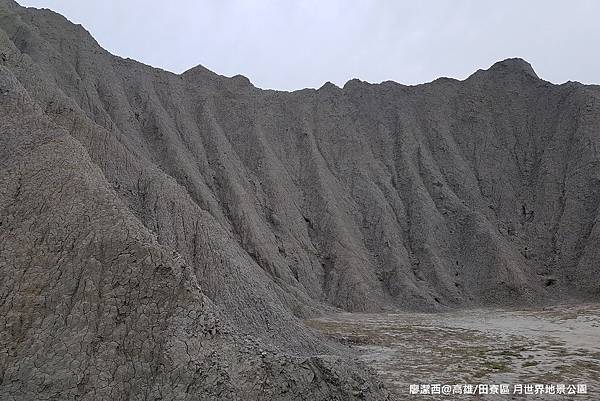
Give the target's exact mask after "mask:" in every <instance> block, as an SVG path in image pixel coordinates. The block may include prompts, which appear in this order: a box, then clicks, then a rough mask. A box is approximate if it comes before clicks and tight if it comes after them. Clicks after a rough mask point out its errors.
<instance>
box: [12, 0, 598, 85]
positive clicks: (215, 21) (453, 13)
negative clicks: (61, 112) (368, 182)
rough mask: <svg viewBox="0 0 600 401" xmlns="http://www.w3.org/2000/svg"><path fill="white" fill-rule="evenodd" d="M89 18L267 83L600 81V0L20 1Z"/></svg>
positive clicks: (134, 53) (167, 55) (170, 63)
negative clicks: (484, 76) (508, 66)
mask: <svg viewBox="0 0 600 401" xmlns="http://www.w3.org/2000/svg"><path fill="white" fill-rule="evenodd" d="M18 1H19V3H20V4H22V5H27V6H34V7H45V8H50V9H52V10H54V11H57V12H59V13H61V14H63V15H64V16H66V17H67V18H69V19H70V20H71V21H73V22H76V23H81V24H82V25H84V26H85V27H86V28H87V29H88V31H90V32H91V33H92V35H93V36H94V37H95V38H96V40H97V41H98V42H99V43H100V44H101V45H102V46H103V47H105V48H106V49H107V50H109V51H111V52H112V53H115V54H118V55H120V56H122V57H130V58H133V59H136V60H138V61H141V62H143V63H146V64H150V65H153V66H156V67H161V68H163V69H165V70H169V71H173V72H176V73H180V72H183V71H185V70H187V69H188V68H191V67H193V66H195V65H197V64H202V65H204V66H205V67H207V68H209V69H211V70H212V71H215V72H217V73H219V74H223V75H227V76H231V75H236V74H242V75H245V76H247V77H248V78H250V80H251V81H252V83H253V84H254V85H256V86H258V87H261V88H272V89H284V90H293V89H300V88H304V87H312V88H318V87H320V86H321V85H323V83H325V82H326V81H331V82H333V83H335V84H337V85H339V86H343V84H344V83H345V82H346V81H348V80H349V79H352V78H359V79H361V80H364V81H369V82H381V81H386V80H394V81H397V82H400V83H404V84H416V83H422V82H428V81H431V80H433V79H435V78H437V77H440V76H447V77H454V78H459V79H463V78H466V77H467V76H468V75H470V74H471V73H473V72H474V71H475V70H477V69H478V68H488V67H489V66H490V65H491V64H493V63H494V62H495V61H498V60H502V59H505V58H509V57H522V58H524V59H526V60H527V61H529V62H530V63H531V64H532V65H533V68H534V69H535V70H536V72H537V74H538V75H539V76H540V77H542V78H544V79H546V80H549V81H552V82H557V83H561V82H564V81H568V80H573V81H580V82H583V83H600V52H599V51H598V48H599V47H600V19H599V17H600V1H595V0H588V1H585V0H580V1H577V0H570V1H551V0H546V1H531V0H528V1H525V0H519V1H515V0H494V1H492V0H489V1H482V0H479V1H476V0H472V1H465V0H436V1H433V0H425V1H423V0H420V1H416V0H412V1H397V0H380V1H376V0H302V1H300V0H298V1H291V0H287V1H285V0H280V1H276V0H212V1H208V0H197V1H194V0H170V1H164V0H162V1H154V0H127V1H124V0H102V1H82V0H18Z"/></svg>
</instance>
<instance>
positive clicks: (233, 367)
mask: <svg viewBox="0 0 600 401" xmlns="http://www.w3.org/2000/svg"><path fill="white" fill-rule="evenodd" d="M599 98H600V88H598V87H597V86H584V85H581V84H578V83H566V84H563V85H553V84H551V83H549V82H546V81H544V80H542V79H540V78H538V77H537V75H536V74H535V72H534V71H533V69H532V68H531V66H530V65H529V64H528V63H526V62H525V61H523V60H520V59H510V60H505V61H502V62H499V63H497V64H495V65H493V66H492V67H491V68H490V69H488V70H486V71H481V70H480V71H477V72H476V73H475V74H473V75H472V76H471V77H469V78H468V79H467V80H465V81H457V80H452V79H445V78H442V79H439V80H436V81H434V82H432V83H429V84H424V85H418V86H404V85H400V84H397V83H394V82H384V83H382V84H378V85H372V84H369V83H365V82H361V81H358V80H353V81H350V82H348V83H347V84H346V85H345V86H344V88H338V87H336V86H334V85H332V84H326V85H324V86H323V87H322V88H320V89H319V90H308V89H307V90H301V91H296V92H291V93H288V92H277V91H265V90H261V89H258V88H255V87H254V86H252V85H251V83H250V82H249V81H248V80H247V79H246V78H244V77H241V76H236V77H233V78H226V77H222V76H219V75H217V74H214V73H212V72H210V71H208V70H206V69H205V68H203V67H201V66H199V67H196V68H193V69H191V70H189V71H187V72H185V73H184V74H181V75H175V74H172V73H169V72H166V71H162V70H159V69H155V68H151V67H148V66H145V65H143V64H140V63H138V62H135V61H132V60H124V59H121V58H119V57H116V56H113V55H111V54H110V53H108V52H107V51H105V50H103V49H102V48H101V47H100V46H99V45H98V44H97V43H96V42H95V41H94V39H93V38H92V37H91V36H90V35H89V34H88V32H87V31H85V30H84V29H83V28H82V27H81V26H76V25H73V24H71V23H70V22H68V21H67V20H66V19H64V18H63V17H61V16H60V15H58V14H55V13H53V12H51V11H47V10H35V9H24V8H21V7H19V6H18V5H17V4H16V3H14V2H12V1H10V0H0V113H1V119H0V121H1V123H0V129H1V132H0V168H1V170H0V177H1V180H0V272H1V274H2V280H1V283H0V310H1V312H2V313H1V316H2V320H1V321H0V333H1V334H2V335H1V336H0V347H1V349H0V351H1V353H0V355H2V356H1V357H0V369H1V371H0V377H2V379H0V380H1V381H0V394H1V395H3V397H4V398H7V399H36V397H46V398H51V397H59V398H60V399H75V398H77V397H80V398H78V399H86V397H87V399H148V398H149V397H161V396H162V397H163V398H165V399H212V398H211V397H213V398H214V397H215V394H217V393H218V394H219V396H220V397H223V398H224V399H227V398H231V399H236V397H238V398H240V397H241V398H243V399H246V397H247V396H248V397H250V399H269V397H274V395H273V394H277V396H276V398H275V399H330V398H332V399H336V397H337V398H339V399H350V398H351V397H355V398H359V399H361V397H363V398H364V399H383V398H384V397H385V395H384V394H383V393H382V391H383V390H381V389H380V388H379V385H378V384H377V382H376V381H375V380H374V379H373V378H372V376H371V375H370V373H368V372H365V371H364V369H363V368H362V367H356V366H355V365H354V364H353V363H351V362H347V361H345V360H344V361H342V360H333V361H332V360H330V359H329V357H327V358H314V357H310V355H315V354H323V353H338V352H341V353H342V354H343V350H338V349H336V347H335V346H333V345H330V344H328V343H326V342H325V341H324V340H323V339H322V338H321V337H319V335H317V334H316V333H314V332H313V331H311V330H310V329H308V328H306V327H305V326H304V325H303V324H302V322H301V320H300V319H301V318H303V317H308V316H313V315H315V314H318V313H322V312H323V311H327V310H329V309H332V308H334V307H337V308H342V309H345V310H349V311H381V310H385V309H391V308H401V309H409V310H410V309H420V310H441V309H444V308H454V307H470V306H476V305H498V304H528V303H544V302H554V301H557V300H569V299H575V298H580V299H592V298H594V299H598V297H599V295H600V287H599V284H598V278H599V277H600V270H599V267H598V266H599V262H600V251H599V249H600V246H599V245H600V232H599V230H600V229H599V228H598V227H597V225H596V219H597V216H598V205H599V200H600V192H599V190H600V165H599V161H598V152H597V149H598V147H599V145H600V143H599V142H600V134H599V129H600V101H599ZM249 335H250V336H252V340H250V339H249V337H248V336H249ZM253 341H256V344H255V343H254V342H253ZM271 351H272V353H271ZM294 355H295V356H294ZM254 369H258V373H257V374H256V373H255V372H254ZM265 389H267V390H265ZM261 394H262V395H261ZM11 397H12V398H11ZM186 397H187V398H186ZM261 397H263V398H261ZM277 397H278V398H277ZM302 397H304V398H302Z"/></svg>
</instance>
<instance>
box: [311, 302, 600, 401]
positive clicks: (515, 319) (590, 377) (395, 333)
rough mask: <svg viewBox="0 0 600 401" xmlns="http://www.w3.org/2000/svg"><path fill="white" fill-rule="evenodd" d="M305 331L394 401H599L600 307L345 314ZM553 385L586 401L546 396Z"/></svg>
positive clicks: (568, 306) (312, 322) (566, 396)
mask: <svg viewBox="0 0 600 401" xmlns="http://www.w3.org/2000/svg"><path fill="white" fill-rule="evenodd" d="M309 324H310V325H311V326H313V327H315V328H317V329H319V330H321V331H323V332H324V333H326V334H327V335H328V336H331V337H333V338H335V339H336V340H338V341H340V342H343V343H346V344H348V345H350V346H351V347H353V348H354V349H356V351H357V355H358V357H359V358H360V359H362V360H364V361H366V362H367V363H369V364H370V365H371V366H372V367H374V368H375V369H376V370H377V371H379V372H380V374H381V375H382V376H383V377H384V379H385V381H386V382H387V385H388V387H390V388H391V389H392V390H394V391H395V392H396V393H397V394H398V397H399V399H409V400H411V399H415V400H433V399H435V400H437V399H446V400H454V399H486V400H510V399H532V400H571V399H573V400H600V304H579V305H561V306H553V307H547V308H543V309H524V310H503V309H477V310H464V311H457V312H447V313H435V314H424V313H423V314H421V313H393V314H356V313H344V314H337V315H334V316H328V317H325V318H320V319H317V320H311V321H309ZM502 383H506V384H509V385H510V392H511V394H510V395H503V394H498V395H492V394H487V395H484V394H481V395H480V394H475V395H464V394H463V395H457V394H450V395H442V394H440V395H435V394H434V395H431V394H429V395H424V394H423V395H422V394H417V395H412V394H411V393H410V385H411V384H419V385H420V384H440V385H452V386H453V385H456V384H461V385H463V386H464V384H473V385H478V384H488V385H492V384H502ZM514 384H523V385H525V384H533V385H535V384H542V385H544V391H543V394H537V395H536V394H527V395H525V394H524V395H519V394H517V395H515V394H513V393H514V387H513V386H514ZM557 384H564V385H565V387H566V392H568V391H569V387H568V386H569V385H573V386H577V385H578V384H579V385H581V384H585V385H586V387H587V394H576V395H569V394H565V395H557V394H548V393H547V391H548V390H547V389H546V387H545V386H546V385H557ZM463 388H464V387H463ZM533 389H534V390H533V391H534V393H535V386H534V387H533ZM579 390H581V389H579ZM419 391H421V390H420V389H419ZM575 391H577V390H575ZM523 392H525V388H523Z"/></svg>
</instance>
